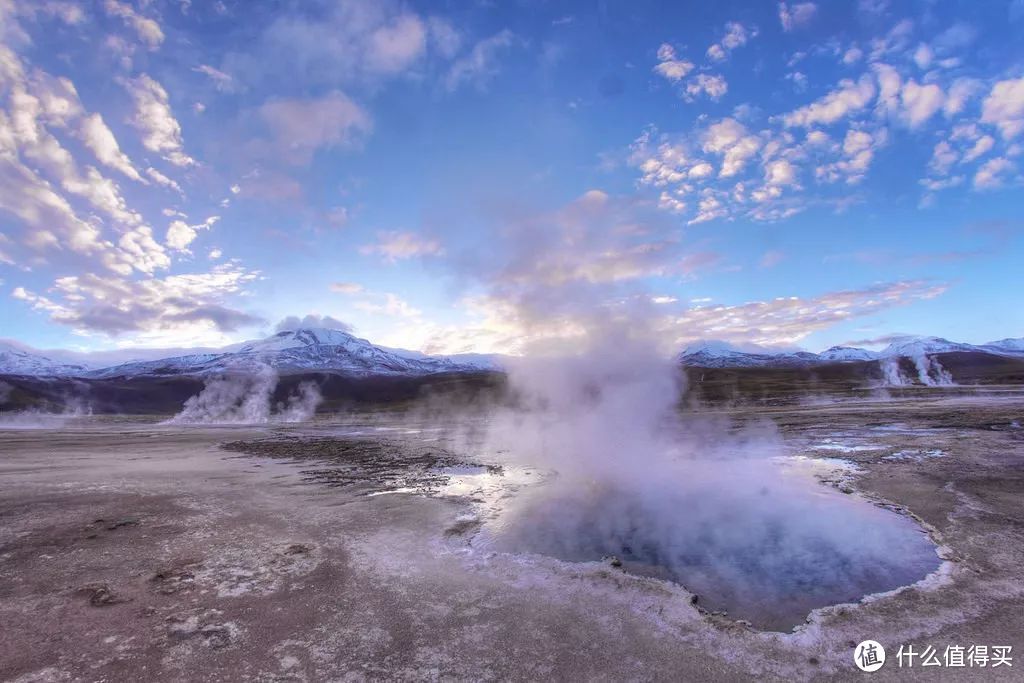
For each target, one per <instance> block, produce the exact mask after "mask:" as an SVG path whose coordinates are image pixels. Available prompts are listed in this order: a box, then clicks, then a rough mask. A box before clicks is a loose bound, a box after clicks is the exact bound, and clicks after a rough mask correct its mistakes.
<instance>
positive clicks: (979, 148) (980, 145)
mask: <svg viewBox="0 0 1024 683" xmlns="http://www.w3.org/2000/svg"><path fill="white" fill-rule="evenodd" d="M995 144H996V141H995V138H993V137H992V136H991V135H983V136H981V137H980V138H978V139H977V140H975V141H974V146H973V147H971V148H970V149H969V150H967V152H965V153H964V157H963V159H962V160H961V162H962V163H965V164H966V163H970V162H972V161H974V160H975V159H977V158H978V157H981V156H984V155H985V154H987V153H988V152H989V151H990V150H991V149H992V148H993V147H995Z"/></svg>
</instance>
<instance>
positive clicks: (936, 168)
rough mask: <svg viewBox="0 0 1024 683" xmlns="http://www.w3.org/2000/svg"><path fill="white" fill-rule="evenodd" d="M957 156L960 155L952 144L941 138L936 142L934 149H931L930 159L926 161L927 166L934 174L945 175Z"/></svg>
mask: <svg viewBox="0 0 1024 683" xmlns="http://www.w3.org/2000/svg"><path fill="white" fill-rule="evenodd" d="M959 158H960V156H959V155H958V154H957V153H956V151H955V150H954V149H953V146H952V145H950V144H949V143H948V142H946V141H945V140H941V141H939V142H938V143H936V145H935V149H934V150H932V159H931V161H930V162H928V168H929V169H930V170H931V172H932V173H935V174H936V175H940V176H941V175H946V174H947V173H949V170H950V169H951V168H953V165H954V164H955V163H956V162H957V160H958V159H959Z"/></svg>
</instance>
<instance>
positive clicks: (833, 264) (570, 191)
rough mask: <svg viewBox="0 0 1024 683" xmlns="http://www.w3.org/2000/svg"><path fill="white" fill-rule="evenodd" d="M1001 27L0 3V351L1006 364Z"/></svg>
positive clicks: (1022, 14)
mask: <svg viewBox="0 0 1024 683" xmlns="http://www.w3.org/2000/svg"><path fill="white" fill-rule="evenodd" d="M1022 30H1024V0H1012V1H1006V2H1003V1H999V0H992V1H990V2H954V1H949V2H928V1H921V2H912V1H909V0H908V1H904V2H896V1H895V0H893V1H887V0H860V1H859V2H827V3H826V2H782V3H777V2H767V1H765V2H714V3H711V2H705V3H655V2H644V1H642V0H641V1H636V2H554V1H542V0H519V1H518V2H513V1H510V2H488V1H486V0H479V1H477V2H470V1H466V2H423V3H414V2H408V3H404V2H391V1H389V0H305V1H301V2H300V1H297V0H296V1H288V2H286V1H284V0H267V1H266V2H258V3H254V2H244V1H242V0H94V1H89V2H72V1H70V0H35V1H33V2H20V1H17V0H0V316H2V320H3V329H2V330H0V337H4V338H7V339H11V340H16V341H17V342H19V343H21V344H25V345H28V346H30V347H34V348H40V349H54V348H64V349H74V350H79V351H102V350H111V349H124V348H138V347H148V348H175V349H179V348H186V347H211V346H220V345H225V344H229V343H233V342H238V341H241V340H245V339H252V338H256V337H261V336H265V335H267V334H272V333H273V332H274V331H275V330H278V329H282V328H285V327H288V326H294V325H295V324H300V323H301V324H316V325H324V326H329V327H339V328H344V329H348V330H351V331H353V332H354V333H356V334H358V335H359V336H362V337H366V338H368V339H370V340H371V341H373V342H375V343H380V344H383V345H387V346H392V347H401V348H407V349H415V350H422V351H425V352H429V353H460V352H485V353H490V352H498V353H522V352H524V350H525V349H527V348H529V347H530V345H531V344H533V343H535V342H542V341H544V340H548V339H559V340H569V341H570V343H571V340H572V339H573V338H574V337H575V336H577V335H579V334H580V333H581V330H585V329H586V327H587V324H588V320H591V319H593V317H594V316H595V315H597V314H598V313H597V312H600V315H610V316H616V315H620V314H624V313H623V312H624V311H629V312H630V315H635V314H636V312H637V311H640V312H642V316H643V319H644V320H645V324H648V325H650V327H651V328H652V329H653V330H654V331H655V332H656V333H657V334H658V335H659V337H660V338H661V339H663V340H664V342H665V343H666V344H667V345H668V346H674V347H679V346H683V345H685V344H687V343H689V342H692V341H694V340H697V339H721V340H726V341H730V342H733V343H737V344H744V343H753V344H760V345H768V346H783V347H793V346H800V347H803V348H806V349H810V350H814V351H818V350H821V349H824V348H826V347H828V346H831V345H834V344H843V343H846V344H851V343H852V344H856V345H866V346H877V345H880V344H883V343H885V341H886V339H887V338H889V337H891V336H892V335H896V334H927V335H937V336H943V337H947V338H950V339H955V340H957V341H966V342H972V343H983V342H986V341H990V340H994V339H999V338H1004V337H1020V336H1024V308H1022V307H1021V305H1020V292H1021V289H1022V287H1021V284H1022V272H1024V268H1022V266H1024V234H1022V233H1024V216H1022V208H1024V200H1022V194H1021V190H1022V185H1024V182H1022V180H1024V176H1022V170H1024V168H1022V165H1024V156H1022V154H1021V152H1022V150H1024V41H1021V40H1020V37H1019V36H1020V34H1021V31H1022Z"/></svg>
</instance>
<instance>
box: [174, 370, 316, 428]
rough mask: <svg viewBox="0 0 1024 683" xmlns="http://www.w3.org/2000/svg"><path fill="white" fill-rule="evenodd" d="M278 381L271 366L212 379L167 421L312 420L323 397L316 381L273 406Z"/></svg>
mask: <svg viewBox="0 0 1024 683" xmlns="http://www.w3.org/2000/svg"><path fill="white" fill-rule="evenodd" d="M277 382H278V375H277V372H276V371H275V370H274V369H273V368H271V367H269V366H262V367H260V368H259V369H258V370H256V371H255V372H253V373H250V374H244V375H230V376H223V377H215V378H212V379H209V380H207V382H206V386H205V387H204V388H203V390H202V391H201V392H200V393H199V394H197V395H195V396H193V397H192V398H190V399H188V401H186V402H185V406H184V408H183V409H182V411H181V412H180V413H178V414H177V415H175V416H174V417H173V418H171V419H170V420H168V424H262V423H267V422H304V421H306V420H308V419H310V418H311V417H312V416H313V414H314V413H315V412H316V408H317V406H318V405H320V402H321V401H322V400H323V399H322V397H321V396H320V391H319V389H317V386H316V384H314V383H313V382H303V383H302V384H300V385H299V386H298V389H297V391H296V393H294V394H292V395H291V396H289V397H288V398H287V399H286V400H285V401H284V402H283V403H282V402H279V403H278V404H277V405H276V406H274V407H273V408H276V409H273V408H272V406H273V403H272V401H273V395H274V389H275V388H276V387H277Z"/></svg>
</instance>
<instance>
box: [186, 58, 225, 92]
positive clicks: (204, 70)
mask: <svg viewBox="0 0 1024 683" xmlns="http://www.w3.org/2000/svg"><path fill="white" fill-rule="evenodd" d="M192 70H193V71H195V72H196V73H201V74H203V75H204V76H206V77H207V78H209V79H210V80H211V81H213V85H214V87H215V88H217V90H222V91H229V90H231V89H232V88H233V87H234V83H235V79H233V78H232V77H231V75H230V74H227V73H224V72H223V71H221V70H220V69H215V68H214V67H212V66H210V65H209V64H200V65H199V66H197V67H193V69H192Z"/></svg>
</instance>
